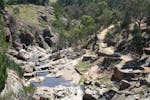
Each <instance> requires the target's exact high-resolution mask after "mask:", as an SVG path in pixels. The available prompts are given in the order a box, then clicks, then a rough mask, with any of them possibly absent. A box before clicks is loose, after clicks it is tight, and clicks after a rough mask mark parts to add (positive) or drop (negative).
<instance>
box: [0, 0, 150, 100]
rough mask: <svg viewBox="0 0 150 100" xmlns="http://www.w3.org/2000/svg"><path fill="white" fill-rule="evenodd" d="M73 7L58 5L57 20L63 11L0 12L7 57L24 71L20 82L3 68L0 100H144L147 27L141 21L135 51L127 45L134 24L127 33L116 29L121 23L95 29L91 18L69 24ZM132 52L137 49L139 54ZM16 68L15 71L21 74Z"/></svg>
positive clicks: (149, 70)
mask: <svg viewBox="0 0 150 100" xmlns="http://www.w3.org/2000/svg"><path fill="white" fill-rule="evenodd" d="M58 1H59V2H58V3H60V2H62V4H63V2H69V1H60V0H58ZM55 2H56V1H55ZM73 3H76V2H73ZM73 3H71V4H69V3H68V4H69V6H67V5H68V4H66V5H63V6H65V8H64V9H65V10H64V11H65V14H62V15H59V14H58V13H61V12H62V11H61V10H62V9H63V8H61V7H60V8H59V6H58V5H54V4H53V3H50V4H49V5H46V6H43V5H34V4H16V5H9V6H6V8H5V10H1V8H0V13H2V15H3V18H2V19H3V21H4V32H5V33H6V36H5V41H6V42H8V43H9V44H10V47H9V48H8V50H7V52H6V56H7V57H8V58H9V59H11V60H12V61H13V62H14V63H15V64H16V65H15V66H17V65H18V66H19V68H21V69H22V70H23V73H22V77H20V76H19V75H18V72H17V71H15V70H14V69H13V68H12V69H11V68H7V69H6V70H7V73H8V75H7V79H6V82H5V86H4V89H3V90H2V91H0V100H1V99H2V100H149V98H150V88H149V87H150V47H149V46H150V44H149V42H147V41H149V38H150V35H149V34H148V32H149V26H148V25H146V27H145V24H146V23H145V21H143V20H142V21H141V24H140V25H141V31H142V32H143V33H141V34H142V38H144V39H143V40H144V41H146V42H145V43H146V44H144V43H143V42H142V43H143V44H144V46H143V47H142V49H141V48H139V47H138V48H135V45H138V46H139V45H140V44H138V43H137V42H133V43H132V42H131V41H132V39H133V38H134V35H131V33H130V32H134V31H135V30H134V28H133V25H132V24H133V23H131V24H130V25H129V26H128V28H127V29H126V28H124V29H120V28H118V27H119V26H117V25H118V24H120V22H118V23H117V25H116V24H114V23H111V24H110V25H107V26H105V27H103V26H101V27H100V28H98V29H94V28H93V26H94V27H96V25H95V23H94V24H93V22H94V21H93V20H92V19H91V17H88V16H83V17H82V18H81V19H82V20H77V18H76V19H74V20H71V18H72V16H71V15H70V16H69V15H67V13H68V12H70V14H73V11H71V10H72V9H71V8H70V7H75V6H76V5H75V4H73ZM78 6H81V4H80V2H78ZM56 8H57V9H56ZM77 11H78V9H77ZM71 12H72V13H71ZM75 12H76V11H75ZM106 12H107V11H106ZM77 14H78V13H77ZM79 15H80V14H79ZM67 18H68V19H67ZM86 20H87V21H86ZM95 20H98V19H95ZM103 20H105V19H103ZM97 23H99V22H97ZM85 24H86V25H85ZM84 25H85V26H84ZM90 25H91V26H90ZM135 25H136V24H135ZM142 25H143V26H144V28H143V27H142ZM54 26H55V27H59V28H58V29H57V28H55V27H54ZM60 26H61V28H60ZM64 26H65V27H64ZM97 26H98V25H97ZM72 27H75V28H72ZM69 28H71V29H72V30H71V31H70V30H69ZM86 28H87V29H89V30H86ZM64 29H65V30H64ZM91 30H92V32H91ZM94 30H98V31H97V32H93V31H94ZM118 31H119V32H120V34H118ZM67 32H68V33H69V34H71V35H69V34H68V33H67ZM135 32H137V30H136V31H135ZM73 33H74V34H73ZM78 33H80V34H78ZM84 33H87V34H88V35H87V34H86V35H84ZM125 33H126V34H125ZM82 34H83V35H82ZM80 35H81V37H82V38H83V37H84V39H81V38H80ZM76 39H78V40H76ZM136 40H138V39H136ZM74 41H76V42H74ZM0 43H1V41H0ZM136 43H137V44H136ZM3 45H4V46H5V44H3ZM1 47H2V46H1V45H0V53H1ZM135 49H140V50H139V51H140V53H137V51H138V50H135ZM134 50H135V51H134ZM141 52H142V53H141ZM0 56H1V55H0ZM6 60H8V59H6ZM1 62H3V60H1V59H0V63H1ZM6 63H11V64H12V62H9V61H8V62H7V61H6ZM11 64H10V66H11ZM19 68H18V67H16V69H17V70H19V71H20V69H19ZM2 71H3V70H2ZM2 71H1V70H0V72H2ZM0 82H1V81H0Z"/></svg>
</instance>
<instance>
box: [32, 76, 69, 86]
mask: <svg viewBox="0 0 150 100" xmlns="http://www.w3.org/2000/svg"><path fill="white" fill-rule="evenodd" d="M31 84H33V85H34V86H36V87H41V86H47V87H55V86H58V85H64V86H69V85H70V81H68V80H65V79H64V78H56V77H45V81H43V82H41V83H38V82H32V83H31Z"/></svg>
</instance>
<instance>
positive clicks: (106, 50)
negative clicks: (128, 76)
mask: <svg viewBox="0 0 150 100" xmlns="http://www.w3.org/2000/svg"><path fill="white" fill-rule="evenodd" d="M112 28H114V25H111V26H109V27H108V28H106V29H104V30H103V31H101V32H100V33H99V34H98V35H97V37H98V40H99V48H100V51H99V52H102V53H105V54H109V55H112V54H114V53H115V47H113V46H107V43H105V38H106V35H107V33H108V32H109V31H110V30H111V29H112ZM120 56H121V57H120V58H121V59H122V61H121V62H120V63H119V64H118V65H116V67H119V68H120V67H122V66H123V65H124V64H125V63H126V62H128V61H131V60H133V58H132V57H131V55H122V54H120Z"/></svg>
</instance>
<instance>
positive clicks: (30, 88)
mask: <svg viewBox="0 0 150 100" xmlns="http://www.w3.org/2000/svg"><path fill="white" fill-rule="evenodd" d="M23 89H24V91H25V93H26V94H28V93H30V94H32V93H34V92H35V90H36V87H35V86H34V85H32V84H31V85H29V86H24V87H23Z"/></svg>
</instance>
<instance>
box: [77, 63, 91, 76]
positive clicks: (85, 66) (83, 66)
mask: <svg viewBox="0 0 150 100" xmlns="http://www.w3.org/2000/svg"><path fill="white" fill-rule="evenodd" d="M90 67H91V65H90V62H79V64H78V65H76V66H75V68H76V69H77V70H78V71H79V72H80V73H83V72H86V71H87V70H88V69H89V68H90Z"/></svg>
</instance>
